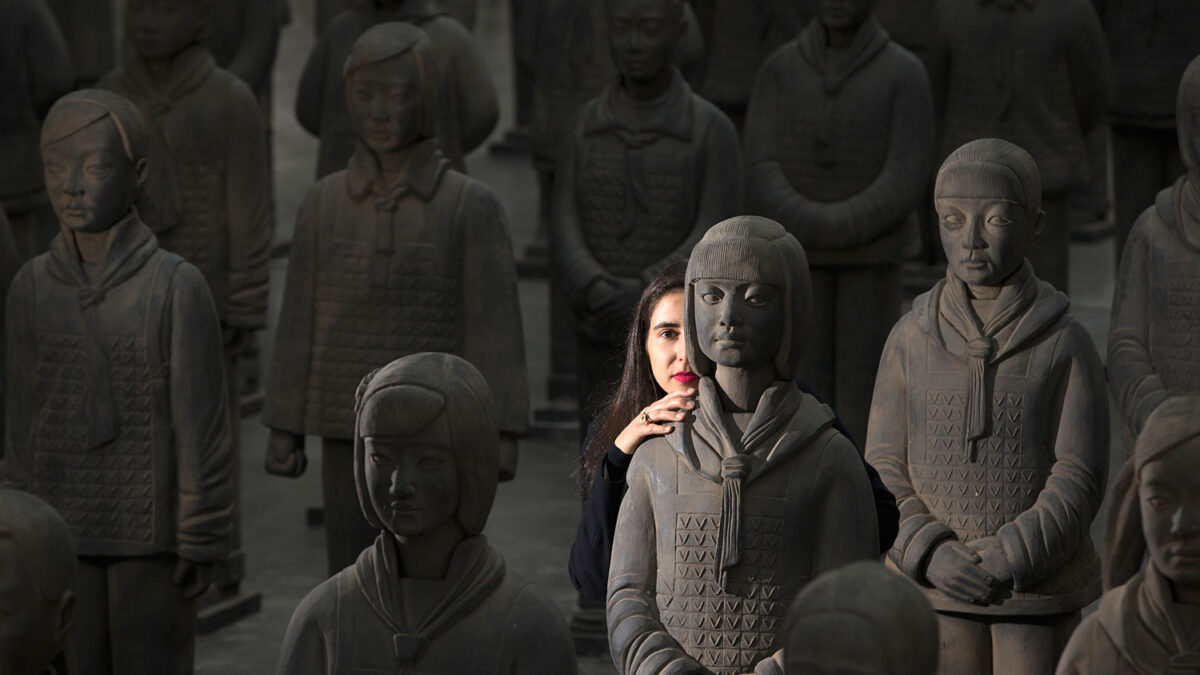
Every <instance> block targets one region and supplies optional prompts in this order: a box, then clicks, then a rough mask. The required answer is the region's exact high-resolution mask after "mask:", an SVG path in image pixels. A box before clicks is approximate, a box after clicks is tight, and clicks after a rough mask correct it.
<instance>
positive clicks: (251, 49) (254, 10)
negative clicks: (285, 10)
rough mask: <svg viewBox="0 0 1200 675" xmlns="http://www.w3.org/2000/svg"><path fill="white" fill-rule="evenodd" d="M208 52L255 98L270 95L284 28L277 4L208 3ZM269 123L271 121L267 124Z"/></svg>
mask: <svg viewBox="0 0 1200 675" xmlns="http://www.w3.org/2000/svg"><path fill="white" fill-rule="evenodd" d="M208 2H209V13H210V17H211V19H210V23H211V26H212V30H211V31H210V33H211V34H210V35H209V38H208V49H209V51H211V52H212V54H213V58H215V59H216V61H217V65H218V66H220V67H221V68H223V69H225V70H227V71H229V72H230V73H232V74H233V75H236V76H237V77H238V79H240V80H241V81H242V82H245V83H246V84H247V85H248V86H249V87H250V90H251V91H253V92H254V93H255V95H256V96H259V95H261V93H265V92H269V91H270V87H271V69H272V68H273V67H274V65H275V52H276V49H277V47H278V45H279V31H280V29H281V28H282V27H283V24H282V21H281V20H282V18H283V17H282V16H280V4H279V3H278V2H277V1H276V0H208ZM268 122H269V120H268Z"/></svg>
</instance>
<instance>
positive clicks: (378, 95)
mask: <svg viewBox="0 0 1200 675" xmlns="http://www.w3.org/2000/svg"><path fill="white" fill-rule="evenodd" d="M431 48H432V43H431V42H430V41H429V36H428V35H426V34H425V31H423V30H421V29H420V28H417V27H416V26H414V25H412V24H409V23H402V22H398V21H392V22H388V23H381V24H378V25H376V26H373V27H371V28H369V29H368V30H367V31H366V32H365V33H363V34H362V35H361V36H360V37H359V38H358V40H356V41H355V43H354V47H353V48H352V49H351V50H350V56H348V57H347V58H346V63H345V65H344V66H343V67H342V79H343V80H344V81H345V83H346V108H347V110H349V112H350V121H351V123H352V124H353V125H354V131H355V132H356V133H358V135H359V137H360V138H362V140H363V142H364V143H366V144H367V147H369V148H371V149H372V150H374V151H375V152H376V153H390V152H396V151H398V150H402V149H404V148H407V147H410V146H411V145H413V144H414V143H416V142H417V141H418V140H420V139H423V138H433V137H434V136H436V135H437V130H436V124H435V121H436V115H437V105H436V101H437V87H438V81H439V80H438V71H437V64H436V63H435V62H434V59H433V55H432V54H431V53H430V50H431Z"/></svg>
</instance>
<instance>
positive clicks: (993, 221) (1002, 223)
mask: <svg viewBox="0 0 1200 675" xmlns="http://www.w3.org/2000/svg"><path fill="white" fill-rule="evenodd" d="M1011 224H1012V221H1011V220H1009V219H1008V218H1005V217H1004V216H992V217H990V218H988V225H991V226H993V227H1006V226H1008V225H1011Z"/></svg>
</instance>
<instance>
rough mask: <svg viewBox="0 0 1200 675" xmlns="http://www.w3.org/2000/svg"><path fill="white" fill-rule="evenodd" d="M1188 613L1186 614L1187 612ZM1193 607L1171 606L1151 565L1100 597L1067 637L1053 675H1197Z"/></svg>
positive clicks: (1166, 586)
mask: <svg viewBox="0 0 1200 675" xmlns="http://www.w3.org/2000/svg"><path fill="white" fill-rule="evenodd" d="M1185 612H1186V613H1185ZM1197 618H1200V614H1198V613H1197V611H1196V608H1195V607H1194V606H1192V607H1188V606H1185V605H1181V604H1179V603H1176V602H1175V599H1174V597H1172V594H1171V587H1170V582H1169V581H1168V580H1167V578H1166V577H1164V576H1163V575H1162V573H1161V572H1159V571H1158V568H1157V567H1156V566H1155V565H1154V563H1149V564H1147V565H1146V568H1145V569H1144V570H1142V571H1141V572H1138V574H1137V575H1136V576H1135V577H1133V578H1132V579H1130V580H1129V582H1128V583H1126V584H1125V585H1123V586H1118V587H1116V588H1114V589H1112V590H1111V591H1109V592H1107V593H1105V594H1104V597H1103V598H1101V599H1100V607H1099V609H1097V610H1096V612H1095V613H1093V614H1090V615H1089V616H1088V617H1087V618H1086V619H1084V620H1083V623H1081V624H1080V625H1079V627H1078V628H1076V629H1075V632H1074V633H1073V634H1072V635H1071V641H1070V642H1068V643H1067V648H1066V649H1065V650H1064V651H1063V655H1062V658H1061V659H1059V662H1058V669H1057V670H1056V671H1055V673H1056V674H1057V675H1163V674H1166V675H1175V673H1181V674H1182V673H1195V672H1200V642H1198V641H1197V639H1196V638H1197V634H1196V628H1197V624H1196V620H1197Z"/></svg>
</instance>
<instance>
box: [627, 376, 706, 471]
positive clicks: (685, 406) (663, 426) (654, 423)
mask: <svg viewBox="0 0 1200 675" xmlns="http://www.w3.org/2000/svg"><path fill="white" fill-rule="evenodd" d="M695 396H696V390H695V389H694V388H688V389H684V390H683V391H677V392H674V393H671V394H667V395H666V396H664V397H662V398H660V399H658V400H657V401H655V402H654V403H651V404H650V405H648V406H646V407H645V408H643V409H642V412H640V413H638V415H637V417H634V418H633V420H632V421H630V422H629V424H627V425H626V426H625V428H624V429H623V430H622V431H621V433H620V434H617V438H616V440H614V441H613V444H614V445H616V446H617V447H618V448H620V449H621V452H623V453H625V454H627V455H632V454H633V453H634V452H635V451H636V450H637V449H638V446H640V445H641V444H642V442H643V441H645V440H646V439H647V438H650V437H651V436H662V435H663V434H669V433H671V431H672V430H674V429H675V426H674V424H675V422H681V421H683V418H684V417H686V416H687V413H688V412H689V411H691V410H693V409H695V407H696V400H695Z"/></svg>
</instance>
